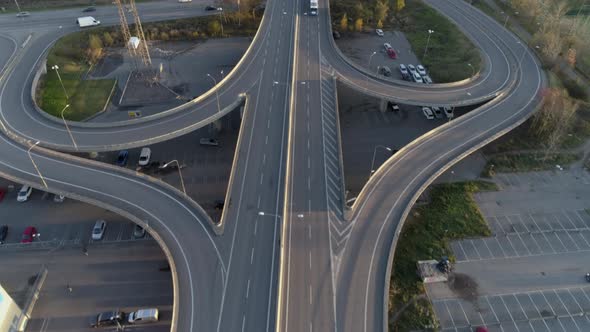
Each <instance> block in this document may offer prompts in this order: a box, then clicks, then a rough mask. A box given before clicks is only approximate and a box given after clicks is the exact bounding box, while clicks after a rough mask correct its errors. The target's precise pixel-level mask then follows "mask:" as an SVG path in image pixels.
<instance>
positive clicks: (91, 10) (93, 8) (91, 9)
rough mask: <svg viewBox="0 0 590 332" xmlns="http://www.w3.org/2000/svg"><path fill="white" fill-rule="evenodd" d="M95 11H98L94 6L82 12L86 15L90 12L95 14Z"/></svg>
mask: <svg viewBox="0 0 590 332" xmlns="http://www.w3.org/2000/svg"><path fill="white" fill-rule="evenodd" d="M94 11H96V7H94V6H90V7H86V8H84V9H82V12H84V13H90V12H94Z"/></svg>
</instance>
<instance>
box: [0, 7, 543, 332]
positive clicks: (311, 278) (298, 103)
mask: <svg viewBox="0 0 590 332" xmlns="http://www.w3.org/2000/svg"><path fill="white" fill-rule="evenodd" d="M426 2H427V3H428V4H429V5H431V6H433V7H434V8H435V9H437V10H438V11H440V12H442V13H444V14H445V15H447V16H448V17H450V18H451V19H452V20H453V21H454V22H455V23H457V24H458V26H459V27H460V28H461V29H463V31H464V32H465V33H466V35H467V36H469V37H470V38H471V39H472V40H473V41H474V43H475V44H476V45H477V46H479V47H480V49H481V51H482V55H483V58H484V69H483V70H482V72H481V73H479V75H478V76H477V77H476V78H475V79H473V80H468V81H465V82H459V83H457V84H446V85H429V86H426V85H417V84H411V83H406V82H399V81H389V80H384V79H382V78H379V77H377V76H375V75H373V74H368V73H366V72H365V71H364V70H362V69H361V68H359V67H358V66H357V65H355V64H352V63H351V62H350V61H349V60H348V59H346V58H344V56H343V55H342V54H341V53H340V52H339V51H338V50H337V49H336V46H335V44H334V42H333V40H332V37H331V30H330V18H329V10H328V1H327V0H324V1H320V10H319V15H318V16H317V17H312V16H308V15H304V13H305V12H307V11H308V3H307V2H306V1H305V0H298V1H291V2H290V1H286V0H271V1H268V2H267V6H266V11H265V16H264V19H263V21H262V23H261V27H260V28H259V32H258V34H257V35H256V37H255V39H254V41H253V43H252V45H251V47H250V49H249V50H248V51H247V52H246V54H245V55H244V57H243V58H242V60H241V61H240V63H239V64H238V65H237V66H236V67H235V69H234V70H233V71H232V72H231V73H230V74H229V75H227V76H226V78H225V79H224V80H223V81H222V82H220V84H218V85H217V86H216V87H215V88H214V89H212V90H210V91H208V92H207V93H206V94H204V95H203V96H201V97H199V98H197V99H196V100H194V101H191V102H189V103H187V104H185V105H182V106H180V107H178V108H176V109H173V110H168V111H166V112H163V113H162V114H160V115H155V116H150V117H145V118H143V119H140V120H135V121H126V122H122V123H111V124H104V123H101V124H81V123H72V124H71V127H72V129H73V134H74V137H75V138H76V142H77V145H78V148H79V150H80V151H109V150H115V149H119V148H123V147H125V148H128V147H136V146H141V145H145V144H149V143H153V142H158V141H162V140H166V139H169V138H172V137H176V136H179V135H181V134H183V133H186V132H189V131H191V130H195V129H197V128H199V127H202V126H204V125H206V124H208V123H211V122H212V121H214V120H215V119H217V118H218V117H220V116H222V115H223V114H224V113H225V112H229V111H230V110H232V109H233V108H234V106H235V105H236V104H237V103H240V102H245V113H244V114H245V115H244V119H243V122H242V130H241V131H240V137H239V142H238V148H237V151H236V157H235V160H234V163H235V165H234V168H233V170H232V175H231V178H230V184H229V185H230V187H229V189H228V190H229V191H228V195H227V199H226V204H225V205H226V207H225V209H224V215H223V220H222V222H223V227H224V228H223V227H216V226H213V225H212V222H211V220H210V218H209V217H208V216H207V215H206V214H205V212H204V211H203V210H202V209H201V208H200V207H199V205H198V204H197V203H196V202H194V201H192V200H191V199H190V198H188V197H186V196H184V195H183V194H182V193H181V192H179V191H178V190H176V189H174V188H172V187H170V186H167V185H165V184H163V183H162V182H159V181H157V180H155V179H152V178H150V177H147V176H142V175H140V174H136V173H134V172H129V171H125V170H122V169H120V168H117V167H113V166H109V165H104V164H100V163H97V162H92V161H89V160H85V159H81V158H76V157H71V156H67V155H65V154H63V153H60V152H55V151H51V150H49V149H46V148H53V149H56V150H58V151H73V150H75V149H74V147H73V145H72V143H71V140H70V138H69V136H68V135H67V132H66V131H65V127H63V124H62V123H61V121H58V119H48V118H47V117H45V116H42V115H40V113H38V112H37V111H36V110H35V108H34V105H33V104H32V100H31V98H30V92H31V85H32V81H33V77H34V72H35V70H36V69H37V66H38V65H39V63H40V61H41V60H42V58H43V55H44V54H45V51H46V50H47V48H48V47H49V46H50V44H51V43H52V42H53V41H54V40H56V39H57V38H58V37H60V36H62V35H64V34H67V33H69V32H71V31H75V30H77V28H76V27H75V25H74V22H73V19H72V18H74V17H77V16H79V11H78V10H64V11H56V12H47V13H35V14H34V15H32V16H31V18H30V19H31V20H29V18H27V19H26V20H15V19H14V17H13V16H10V17H8V16H4V15H3V16H0V27H2V35H0V36H1V37H2V38H0V43H2V45H4V44H6V45H10V44H12V46H8V49H9V50H10V52H9V53H10V54H8V56H7V55H6V54H5V52H2V53H3V54H2V55H1V56H0V60H3V61H4V63H0V65H4V67H3V68H4V69H3V70H2V71H1V73H2V74H1V76H0V79H1V82H0V84H1V89H2V90H1V91H0V98H1V100H0V123H1V125H0V129H2V131H3V133H4V135H2V136H0V175H1V176H3V177H6V178H9V179H12V180H14V181H19V182H24V183H30V184H32V185H33V186H35V187H37V188H43V189H44V190H47V191H51V192H57V193H63V194H65V195H66V196H68V197H72V198H77V199H80V200H83V201H86V202H89V203H92V204H96V205H99V206H103V207H105V208H107V209H109V210H111V211H114V212H117V213H120V214H122V215H123V216H125V217H128V218H129V219H131V220H132V221H134V222H137V223H140V224H143V225H145V226H147V228H148V230H149V231H150V233H151V234H152V235H153V236H154V237H155V238H156V239H157V240H158V242H159V244H160V245H161V246H162V248H163V249H164V252H165V254H166V256H167V257H168V259H169V260H170V261H171V267H172V269H173V273H172V275H173V285H174V290H173V294H174V310H173V318H172V330H173V331H197V330H199V331H271V330H279V331H288V330H292V331H301V330H304V331H308V330H309V331H336V330H337V331H355V332H356V331H375V330H386V329H387V316H386V313H387V286H388V281H389V273H390V270H391V264H390V262H391V260H392V259H393V252H394V249H395V243H396V240H397V235H398V234H399V231H400V230H401V227H402V225H403V221H404V220H405V217H406V215H407V213H408V211H409V209H410V208H411V207H412V204H413V202H414V201H415V200H416V199H417V197H418V196H419V194H420V193H421V192H422V191H423V190H424V189H425V188H426V187H427V186H428V184H429V183H430V182H432V180H434V178H436V176H438V175H439V174H440V173H442V172H443V171H444V170H445V169H447V168H448V167H450V166H451V165H452V164H454V163H455V162H457V161H458V160H460V159H461V158H462V157H464V156H465V155H467V154H468V153H469V152H471V151H473V150H475V149H477V148H479V147H481V146H482V145H484V144H485V143H486V142H488V141H490V140H492V139H494V138H496V137H498V136H499V135H501V134H503V133H505V132H507V131H508V130H510V129H512V128H513V127H515V126H516V125H518V124H519V123H521V122H522V121H524V120H525V119H526V118H527V117H528V116H530V115H531V114H532V112H533V111H534V110H535V108H536V107H537V105H538V104H539V102H540V94H539V92H540V90H541V89H542V88H543V87H544V86H545V84H546V82H545V77H544V75H543V73H542V72H540V69H539V63H538V62H537V60H536V59H535V57H534V56H533V55H532V54H531V53H530V52H529V51H528V49H527V48H526V47H524V45H523V44H520V43H519V41H518V40H517V39H516V38H515V37H514V36H513V35H512V34H510V33H509V32H508V31H506V30H504V29H503V28H502V27H500V26H499V25H498V24H497V23H495V22H494V21H493V20H492V19H490V18H488V17H487V16H485V15H484V14H483V13H481V12H479V11H478V10H476V9H475V8H473V7H471V6H470V5H469V4H467V3H465V2H464V1H461V0H444V1H434V0H427V1H426ZM179 6H181V5H180V4H178V3H172V2H162V3H147V4H141V5H140V14H142V15H145V16H146V19H144V20H160V19H170V18H173V17H182V16H190V15H196V14H197V13H198V12H199V11H200V12H201V13H203V12H202V9H200V8H199V10H195V11H191V10H184V8H183V7H179ZM103 11H104V12H103ZM93 16H95V17H97V18H98V19H99V20H101V21H103V23H105V24H114V23H116V22H117V17H116V15H115V11H114V9H113V8H110V7H105V8H100V9H99V11H97V13H96V14H93ZM103 16H104V18H103ZM29 35H30V36H31V37H30V40H29V41H28V42H27V44H26V45H25V46H24V47H21V44H22V43H23V42H24V41H25V40H27V38H28V37H29ZM12 50H16V51H14V52H13V51H12ZM332 74H334V75H335V77H336V78H337V79H338V80H340V81H341V82H344V83H345V84H348V85H350V86H352V87H354V88H356V89H359V90H360V91H364V92H367V93H369V94H372V95H375V96H379V97H383V98H387V99H390V100H395V101H398V102H404V103H408V104H418V105H421V104H424V105H429V104H436V105H458V104H462V105H464V104H473V103H476V102H479V101H482V100H487V99H490V98H494V99H493V100H492V101H491V102H489V103H488V104H486V105H484V106H482V107H480V108H478V109H477V110H474V111H472V112H471V113H469V114H467V115H465V116H463V117H461V118H458V119H456V120H454V121H451V122H450V123H448V124H446V125H444V126H441V127H439V128H437V129H435V130H434V131H432V132H430V133H428V134H426V135H424V136H423V137H421V138H419V139H417V140H416V141H414V142H412V143H411V144H409V145H408V146H406V147H405V148H403V149H402V150H401V151H399V152H398V153H396V154H395V155H394V156H393V157H392V158H391V159H390V160H388V161H387V162H386V163H385V164H384V165H383V166H382V167H381V168H380V169H379V170H378V171H377V172H376V173H375V174H374V175H373V177H372V178H371V180H370V181H369V183H368V184H367V185H366V186H365V188H364V189H363V191H362V192H361V194H360V195H359V197H358V199H357V200H356V202H355V205H354V206H353V207H352V210H351V213H350V214H351V215H352V218H350V220H349V221H345V220H344V219H343V218H342V215H343V213H342V200H341V198H342V192H341V189H342V187H341V186H339V185H338V183H339V181H340V179H339V178H340V177H341V172H342V170H341V168H340V167H339V166H338V154H339V152H338V150H339V149H338V144H339V142H338V140H339V136H338V134H337V130H338V125H337V117H338V116H337V101H336V98H335V93H336V88H335V80H334V77H332ZM367 75H368V76H367ZM216 91H217V92H218V93H219V97H220V104H221V105H222V108H223V110H222V112H219V113H218V112H217V107H216V106H217V105H216V100H215V92H216ZM36 141H39V142H40V143H39V146H33V145H32V144H33V143H34V142H36ZM40 146H42V147H40ZM43 147H45V148H43ZM28 149H31V154H30V155H29V154H28V153H27V151H28ZM33 161H34V163H33ZM39 173H42V175H43V178H40V177H39V176H38V174H39ZM260 212H262V214H261V213H260ZM281 225H282V226H283V227H281ZM338 225H340V226H338ZM221 231H223V235H220V233H221ZM335 233H338V234H344V236H341V237H340V239H338V240H336V241H334V240H335V237H336V235H335ZM218 235H219V236H218ZM279 237H280V240H279ZM275 314H276V315H275Z"/></svg>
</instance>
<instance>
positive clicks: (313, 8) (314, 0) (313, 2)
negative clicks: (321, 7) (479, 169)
mask: <svg viewBox="0 0 590 332" xmlns="http://www.w3.org/2000/svg"><path fill="white" fill-rule="evenodd" d="M309 9H310V12H311V15H317V14H318V0H309Z"/></svg>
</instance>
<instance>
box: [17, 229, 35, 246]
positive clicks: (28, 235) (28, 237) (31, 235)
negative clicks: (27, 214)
mask: <svg viewBox="0 0 590 332" xmlns="http://www.w3.org/2000/svg"><path fill="white" fill-rule="evenodd" d="M36 236H37V229H36V228H35V227H33V226H29V227H27V228H25V231H24V232H23V239H22V240H21V241H20V242H21V243H31V242H33V239H35V237H36Z"/></svg>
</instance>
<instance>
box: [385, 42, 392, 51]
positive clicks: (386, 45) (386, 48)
mask: <svg viewBox="0 0 590 332" xmlns="http://www.w3.org/2000/svg"><path fill="white" fill-rule="evenodd" d="M383 48H384V49H385V51H387V50H390V49H391V48H392V47H391V44H390V43H383Z"/></svg>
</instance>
